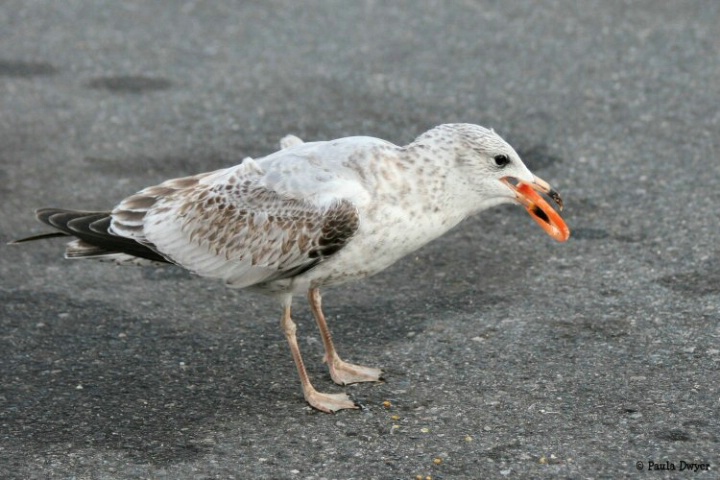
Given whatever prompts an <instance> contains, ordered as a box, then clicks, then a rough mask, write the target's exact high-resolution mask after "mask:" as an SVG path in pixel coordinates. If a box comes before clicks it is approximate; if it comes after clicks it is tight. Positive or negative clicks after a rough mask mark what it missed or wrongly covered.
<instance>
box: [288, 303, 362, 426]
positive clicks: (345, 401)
mask: <svg viewBox="0 0 720 480" xmlns="http://www.w3.org/2000/svg"><path fill="white" fill-rule="evenodd" d="M281 325H282V329H283V332H284V333H285V337H286V338H287V341H288V344H289V345H290V352H292V356H293V360H295V366H296V367H297V370H298V375H299V376H300V383H301V384H302V389H303V395H304V396H305V400H306V401H307V402H308V403H309V404H310V406H311V407H314V408H317V409H318V410H320V411H322V412H326V413H334V412H337V411H338V410H342V409H345V408H358V406H357V405H356V404H355V402H353V401H352V400H350V397H348V396H347V395H346V394H344V393H320V392H318V391H317V390H315V387H313V386H312V384H311V383H310V378H309V377H308V374H307V371H306V370H305V364H304V363H303V359H302V356H301V355H300V348H299V347H298V343H297V338H296V336H295V330H296V329H297V326H296V325H295V322H293V320H292V318H290V305H285V310H284V311H283V318H282V323H281Z"/></svg>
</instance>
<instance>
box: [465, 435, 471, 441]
mask: <svg viewBox="0 0 720 480" xmlns="http://www.w3.org/2000/svg"><path fill="white" fill-rule="evenodd" d="M465 441H466V442H472V441H473V438H472V437H471V436H470V435H465Z"/></svg>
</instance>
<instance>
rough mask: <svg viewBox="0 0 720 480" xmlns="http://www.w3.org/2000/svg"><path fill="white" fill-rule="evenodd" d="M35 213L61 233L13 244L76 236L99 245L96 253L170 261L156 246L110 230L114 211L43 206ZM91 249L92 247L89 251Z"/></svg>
mask: <svg viewBox="0 0 720 480" xmlns="http://www.w3.org/2000/svg"><path fill="white" fill-rule="evenodd" d="M35 216H36V217H37V219H38V220H40V221H41V222H42V223H44V224H46V225H49V226H51V227H53V228H56V229H58V230H60V232H53V233H46V234H42V235H35V236H33V237H28V238H25V239H21V240H16V241H15V242H13V243H22V242H29V241H32V240H41V239H44V238H52V237H62V236H72V237H76V238H78V239H80V240H82V241H83V242H84V243H86V244H87V245H89V246H93V247H96V250H93V255H92V256H98V255H101V254H102V252H105V253H106V254H108V255H111V254H114V253H125V254H128V255H133V256H136V257H140V258H144V259H147V260H153V261H156V262H165V263H170V262H169V261H168V260H167V259H166V258H165V257H163V256H162V255H160V254H159V253H157V252H156V251H154V250H153V249H152V248H150V247H148V246H146V245H143V244H141V243H138V242H136V241H135V240H132V239H130V238H125V237H120V236H118V235H114V234H112V233H111V232H110V223H111V217H110V212H90V211H81V210H65V209H62V208H40V209H38V210H36V211H35ZM88 251H89V250H88Z"/></svg>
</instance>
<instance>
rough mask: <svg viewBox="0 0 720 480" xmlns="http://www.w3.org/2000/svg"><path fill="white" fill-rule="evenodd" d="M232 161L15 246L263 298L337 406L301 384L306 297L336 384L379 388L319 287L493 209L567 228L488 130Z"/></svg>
mask: <svg viewBox="0 0 720 480" xmlns="http://www.w3.org/2000/svg"><path fill="white" fill-rule="evenodd" d="M281 146H282V149H281V150H280V151H278V152H275V153H273V154H271V155H268V156H266V157H264V158H261V159H258V160H253V159H251V158H246V159H245V160H244V161H243V162H242V163H241V164H240V165H237V166H234V167H230V168H226V169H223V170H217V171H214V172H208V173H201V174H198V175H194V176H190V177H183V178H175V179H171V180H167V181H166V182H164V183H161V184H160V185H156V186H152V187H148V188H146V189H144V190H141V191H140V192H138V193H136V194H135V195H132V196H130V197H128V198H126V199H124V200H122V201H121V202H120V203H119V204H118V205H117V206H116V207H115V208H114V209H113V210H112V211H109V212H108V211H105V212H87V211H75V210H61V209H56V208H44V209H40V210H38V211H37V217H38V219H39V220H40V221H42V222H43V223H46V224H47V225H50V226H52V227H54V228H55V229H57V230H58V231H56V232H53V233H48V234H43V235H37V236H34V237H30V238H26V239H23V240H19V241H18V242H23V241H28V240H37V239H40V238H49V237H55V236H72V237H75V239H74V240H73V241H71V242H70V243H68V245H67V248H66V252H65V256H66V257H67V258H98V259H110V260H113V261H116V262H118V263H123V264H126V263H133V264H147V263H158V262H161V263H172V264H175V265H179V266H181V267H184V268H186V269H188V270H190V271H192V272H194V273H196V274H198V275H200V276H203V277H208V278H216V279H220V280H223V281H224V282H225V283H226V284H227V285H228V286H229V287H231V288H248V289H250V290H255V291H258V292H261V293H264V294H268V295H271V296H273V297H275V298H276V299H277V300H278V301H279V302H280V304H281V305H282V307H283V315H282V321H281V326H282V329H283V332H284V334H285V336H286V337H287V341H288V343H289V345H290V351H291V352H292V356H293V359H294V361H295V365H296V366H297V370H298V374H299V376H300V382H301V384H302V390H303V394H304V396H305V400H307V402H308V403H309V404H310V405H311V406H313V407H314V408H317V409H318V410H322V411H324V412H335V411H337V410H341V409H345V408H357V405H356V404H355V403H354V402H353V401H352V400H351V399H350V398H349V397H348V396H347V395H346V394H344V393H337V394H327V393H321V392H318V391H317V390H315V388H314V387H313V386H312V384H311V383H310V379H309V378H308V375H307V372H306V371H305V366H304V365H303V360H302V357H301V355H300V349H299V347H298V343H297V340H296V334H295V330H296V326H295V323H294V322H293V320H292V318H291V316H290V312H291V305H292V298H293V296H294V295H296V294H300V293H307V296H308V300H309V303H310V307H311V309H312V312H313V315H314V316H315V320H316V321H317V324H318V327H319V329H320V333H321V336H322V341H323V345H324V347H325V357H324V360H325V362H327V364H328V367H329V369H330V375H331V377H332V379H333V381H334V382H335V383H338V384H340V385H346V384H350V383H357V382H374V381H378V380H380V376H381V373H382V372H381V371H380V370H379V369H377V368H371V367H364V366H360V365H354V364H351V363H347V362H345V361H343V360H341V359H340V357H339V356H338V354H337V352H336V350H335V347H334V345H333V342H332V338H331V335H330V331H329V330H328V327H327V323H326V322H325V317H324V315H323V312H322V306H321V298H320V288H321V287H327V286H331V285H339V284H341V283H345V282H348V281H351V280H358V279H361V278H365V277H368V276H370V275H374V274H375V273H378V272H380V271H382V270H383V269H385V268H387V267H388V266H390V265H392V264H393V263H394V262H395V261H397V260H398V259H400V258H402V257H403V256H405V255H407V254H408V253H410V252H412V251H414V250H416V249H418V248H420V247H421V246H423V245H425V244H426V243H428V242H429V241H431V240H433V239H435V238H437V237H439V236H440V235H442V234H443V233H445V232H447V231H448V230H449V229H451V228H452V227H454V226H455V225H457V224H458V223H459V222H460V221H461V220H463V219H464V218H466V217H468V216H470V215H473V214H475V213H478V212H480V211H482V210H484V209H486V208H489V207H492V206H495V205H499V204H502V203H508V202H516V203H519V204H521V205H522V206H524V207H525V208H526V209H527V211H528V212H529V213H530V215H531V216H532V217H533V218H534V219H535V220H536V221H537V222H538V223H539V224H540V225H541V226H542V227H543V229H544V230H545V231H546V232H547V233H548V234H550V236H552V237H553V238H554V239H556V240H558V241H565V240H567V238H568V236H569V230H568V228H567V226H566V225H565V223H564V222H563V221H562V219H561V218H560V216H559V215H558V214H557V213H556V212H555V210H553V209H552V208H551V207H550V206H549V205H548V203H547V202H546V201H545V200H544V199H543V198H542V197H541V196H540V195H539V194H538V193H537V192H540V193H544V194H546V195H548V196H549V197H550V198H552V199H553V200H554V201H555V202H556V203H557V204H558V207H559V208H560V209H562V200H561V199H560V196H559V195H558V194H557V192H556V191H555V190H553V189H552V188H551V187H550V186H549V185H548V184H547V183H546V182H545V181H543V180H541V179H540V178H538V177H536V176H534V175H533V174H532V173H531V172H530V170H528V168H527V167H526V166H525V165H524V164H523V162H522V161H521V160H520V157H519V156H518V154H517V153H516V152H515V150H513V148H512V147H511V146H510V145H508V144H507V143H506V142H505V141H504V140H503V139H502V138H500V136H498V135H497V134H496V133H495V132H494V131H493V130H488V129H485V128H483V127H480V126H477V125H471V124H446V125H440V126H438V127H436V128H433V129H432V130H429V131H427V132H425V133H423V134H422V135H420V136H419V137H418V138H417V139H416V140H415V141H413V142H412V143H410V144H409V145H406V146H404V147H399V146H396V145H393V144H392V143H390V142H387V141H385V140H380V139H377V138H371V137H347V138H341V139H338V140H332V141H327V142H313V143H303V142H302V140H300V139H299V138H297V137H294V136H287V137H285V138H284V139H283V140H282V141H281Z"/></svg>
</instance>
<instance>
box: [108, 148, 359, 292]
mask: <svg viewBox="0 0 720 480" xmlns="http://www.w3.org/2000/svg"><path fill="white" fill-rule="evenodd" d="M300 163H301V162H300ZM298 168H299V167H298ZM306 172H307V173H306V174H305V176H308V175H309V176H310V179H309V180H307V181H305V182H303V180H302V178H303V174H302V173H301V171H300V170H297V169H296V171H293V172H292V173H293V175H294V176H295V181H296V182H297V183H298V185H300V186H301V187H300V188H296V189H295V190H294V191H292V192H288V191H277V190H275V189H273V188H271V187H269V186H268V185H269V184H272V183H273V182H272V181H270V182H268V181H267V180H268V172H266V171H264V170H263V169H262V168H261V167H260V166H259V165H258V163H256V162H255V161H253V160H252V159H245V161H243V163H242V164H240V165H239V166H237V167H233V168H229V169H226V170H219V171H216V172H211V173H207V174H202V175H197V176H193V177H185V178H179V179H173V180H168V181H167V182H164V183H162V184H160V185H157V186H154V187H149V188H146V189H145V190H142V191H140V192H139V193H137V194H135V195H133V196H131V197H128V198H126V199H125V200H123V201H122V202H121V203H120V204H119V205H118V206H117V207H116V208H115V209H114V210H113V211H112V225H111V230H112V233H114V234H116V235H120V236H123V237H127V238H132V239H134V240H136V241H137V242H140V243H142V244H144V245H146V246H148V247H150V248H152V249H153V250H155V251H157V252H159V253H161V254H162V255H163V256H165V257H167V258H168V259H169V260H171V261H172V262H174V263H177V264H179V265H181V266H183V267H185V268H187V269H189V270H192V271H194V272H195V273H197V274H199V275H202V276H207V277H213V278H221V279H223V280H225V281H226V282H227V283H228V284H230V285H232V286H235V287H238V288H242V287H246V286H250V285H253V284H257V283H264V282H270V281H273V280H277V279H281V278H288V277H292V276H294V275H297V274H299V273H302V272H303V271H306V270H308V269H310V268H312V267H313V266H315V265H317V264H318V263H319V262H321V261H323V259H324V258H326V257H328V256H330V255H332V254H334V253H335V252H337V251H338V250H340V249H341V248H343V247H344V246H345V245H346V244H347V243H348V242H349V241H350V240H351V238H352V236H353V235H354V234H355V232H356V230H357V229H358V226H359V222H360V219H359V213H358V209H357V207H356V206H355V204H354V203H353V202H352V201H351V200H349V199H347V198H344V197H343V195H342V194H341V192H336V194H335V197H334V198H335V200H334V201H332V202H327V198H328V197H327V195H328V191H325V190H326V189H325V188H324V185H323V183H326V184H327V185H329V186H330V190H329V191H330V192H331V193H330V194H332V189H333V188H336V187H337V186H338V179H337V178H334V179H333V180H334V182H335V183H333V182H320V184H319V185H318V184H317V183H318V182H317V181H316V180H312V178H314V177H313V171H312V169H311V168H310V169H307V170H306ZM271 177H272V176H271ZM303 190H304V191H305V194H303ZM316 190H322V191H323V192H324V195H323V202H322V203H318V202H316V201H312V198H313V196H312V195H311V194H310V193H312V191H316ZM341 190H342V189H341ZM308 199H310V200H308Z"/></svg>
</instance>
